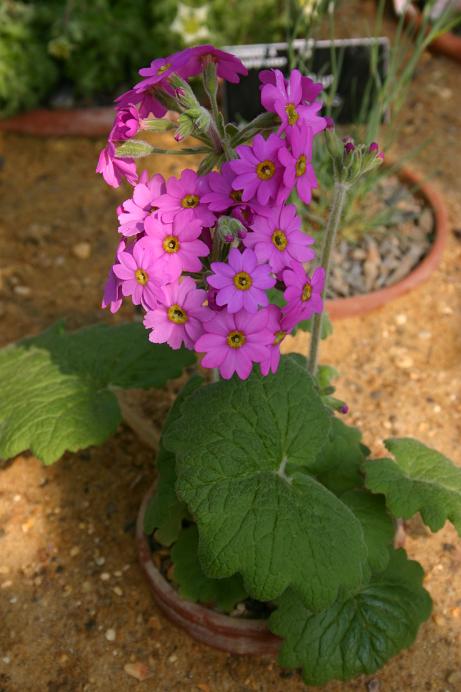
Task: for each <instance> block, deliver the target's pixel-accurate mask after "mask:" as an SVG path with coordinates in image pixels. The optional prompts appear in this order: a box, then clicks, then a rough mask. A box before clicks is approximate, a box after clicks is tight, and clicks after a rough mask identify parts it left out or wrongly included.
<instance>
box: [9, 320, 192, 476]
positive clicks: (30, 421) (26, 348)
mask: <svg viewBox="0 0 461 692" xmlns="http://www.w3.org/2000/svg"><path fill="white" fill-rule="evenodd" d="M193 361H194V355H193V354H192V353H191V352H189V351H185V350H181V351H172V350H171V349H170V348H169V347H168V346H164V345H159V346H158V345H153V344H152V343H150V342H149V340H148V339H147V336H146V332H145V329H144V328H143V327H142V326H141V325H140V324H126V325H121V326H115V327H107V326H104V325H95V326H92V327H87V328H85V329H80V330H79V331H76V332H72V333H67V332H65V331H64V329H63V328H62V326H61V325H58V326H55V327H53V328H51V329H49V330H48V331H46V332H44V333H43V334H41V335H39V336H38V337H36V338H33V339H27V340H25V341H23V342H20V343H18V344H15V345H12V346H8V347H7V348H5V349H2V350H1V351H0V456H1V457H3V458H10V457H13V456H15V455H16V454H19V453H20V452H23V451H24V450H26V449H30V450H31V451H32V452H33V453H34V454H35V455H36V456H37V457H38V458H39V459H42V461H44V463H45V464H51V463H53V462H54V461H56V460H57V459H59V458H60V457H61V455H62V454H63V453H64V452H65V451H66V450H68V451H72V452H74V451H76V450H78V449H81V448H83V447H88V446H89V445H94V444H99V443H101V442H103V441H104V440H106V439H107V438H108V437H109V436H110V435H111V434H113V433H114V432H115V431H116V429H117V426H118V425H119V423H120V422H121V414H120V409H119V405H118V403H117V398H116V395H115V393H114V392H113V391H111V390H112V388H113V387H122V388H131V387H133V388H135V387H136V388H137V387H143V388H149V387H162V386H163V385H164V384H165V383H166V381H167V380H168V379H170V378H173V377H178V376H179V375H180V374H181V372H182V370H183V368H184V367H185V366H186V365H189V364H191V363H192V362H193Z"/></svg>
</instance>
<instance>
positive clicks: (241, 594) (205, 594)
mask: <svg viewBox="0 0 461 692" xmlns="http://www.w3.org/2000/svg"><path fill="white" fill-rule="evenodd" d="M171 558H172V560H173V563H174V573H173V578H174V581H175V582H176V583H177V584H178V586H179V593H180V594H181V596H184V598H188V599H189V600H190V601H194V602H196V603H197V602H198V603H205V604H206V605H208V606H212V607H214V608H217V609H218V610H221V611H224V612H230V611H231V610H233V609H234V608H235V606H236V604H237V603H239V602H240V601H243V600H245V598H247V593H246V591H245V588H244V586H243V581H242V578H241V577H240V576H239V575H238V574H235V575H234V576H232V577H228V578H227V579H210V578H209V577H207V576H205V574H204V573H203V570H202V567H201V565H200V562H199V558H198V531H197V527H196V526H195V525H194V526H189V527H188V528H187V529H183V530H182V531H181V534H180V536H179V538H178V540H177V542H176V543H175V544H174V546H173V549H172V551H171Z"/></svg>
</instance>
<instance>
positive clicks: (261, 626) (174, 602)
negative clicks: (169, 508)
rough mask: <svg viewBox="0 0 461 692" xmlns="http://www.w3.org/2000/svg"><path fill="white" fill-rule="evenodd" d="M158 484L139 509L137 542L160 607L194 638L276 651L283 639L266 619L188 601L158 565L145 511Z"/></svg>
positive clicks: (239, 649)
mask: <svg viewBox="0 0 461 692" xmlns="http://www.w3.org/2000/svg"><path fill="white" fill-rule="evenodd" d="M155 486H156V483H154V484H153V485H152V486H151V488H150V489H149V490H148V492H147V493H146V495H145V496H144V499H143V501H142V504H141V507H140V510H139V513H138V518H137V522H136V544H137V549H138V557H139V562H140V564H141V567H142V569H143V571H144V573H145V575H146V577H147V579H148V581H149V584H150V587H151V590H152V592H153V594H154V598H155V601H156V603H157V605H158V607H159V608H160V610H161V611H162V612H163V614H164V615H166V617H167V618H168V619H169V620H170V621H171V622H173V623H174V624H175V625H178V626H180V627H181V628H182V629H183V630H185V631H186V632H187V633H188V634H189V635H190V636H191V637H192V638H193V639H196V640H197V641H199V642H201V643H202V644H207V645H208V646H212V647H213V648H215V649H220V650H221V651H226V652H227V653H231V654H245V655H263V654H270V655H274V654H277V653H278V650H279V648H280V646H281V641H282V640H281V639H280V638H279V637H276V636H275V635H274V634H272V632H270V631H269V629H268V628H267V625H266V621H265V620H263V619H261V620H250V619H244V618H235V617H231V616H230V615H224V614H222V613H218V612H216V611H215V610H212V609H210V608H207V607H206V606H203V605H199V604H198V603H193V602H192V601H187V600H186V599H184V598H182V596H180V595H179V592H178V591H176V589H175V588H174V587H173V586H172V585H171V584H170V583H169V582H168V581H167V580H166V579H165V577H164V576H163V575H162V574H161V573H160V571H159V570H158V569H157V567H155V565H154V563H153V561H152V556H151V550H150V547H149V542H148V539H147V536H146V534H145V533H144V514H145V511H146V508H147V505H148V503H149V500H150V499H151V497H152V495H153V494H154V492H155Z"/></svg>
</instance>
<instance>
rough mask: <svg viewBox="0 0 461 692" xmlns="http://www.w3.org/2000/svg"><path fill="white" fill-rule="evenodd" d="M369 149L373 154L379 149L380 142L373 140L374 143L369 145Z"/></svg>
mask: <svg viewBox="0 0 461 692" xmlns="http://www.w3.org/2000/svg"><path fill="white" fill-rule="evenodd" d="M368 151H369V152H370V154H371V153H372V152H373V151H379V145H378V142H372V143H371V144H370V146H369V147H368Z"/></svg>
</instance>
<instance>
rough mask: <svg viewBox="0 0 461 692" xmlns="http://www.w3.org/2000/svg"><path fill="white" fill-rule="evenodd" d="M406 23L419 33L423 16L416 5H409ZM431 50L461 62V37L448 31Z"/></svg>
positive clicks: (437, 40)
mask: <svg viewBox="0 0 461 692" xmlns="http://www.w3.org/2000/svg"><path fill="white" fill-rule="evenodd" d="M404 19H405V23H406V24H409V25H410V26H413V27H414V28H415V30H416V31H419V29H420V28H421V25H422V22H423V16H422V14H421V12H420V11H419V9H418V8H417V7H415V6H414V5H409V6H408V8H407V10H406V11H405V17H404ZM429 50H430V51H432V52H433V53H441V54H442V55H446V56H447V57H449V58H452V59H453V60H457V61H458V62H461V36H457V35H456V34H455V33H453V32H452V31H447V32H446V33H445V34H441V36H438V37H437V38H436V39H434V40H433V41H432V42H431V44H430V45H429Z"/></svg>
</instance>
